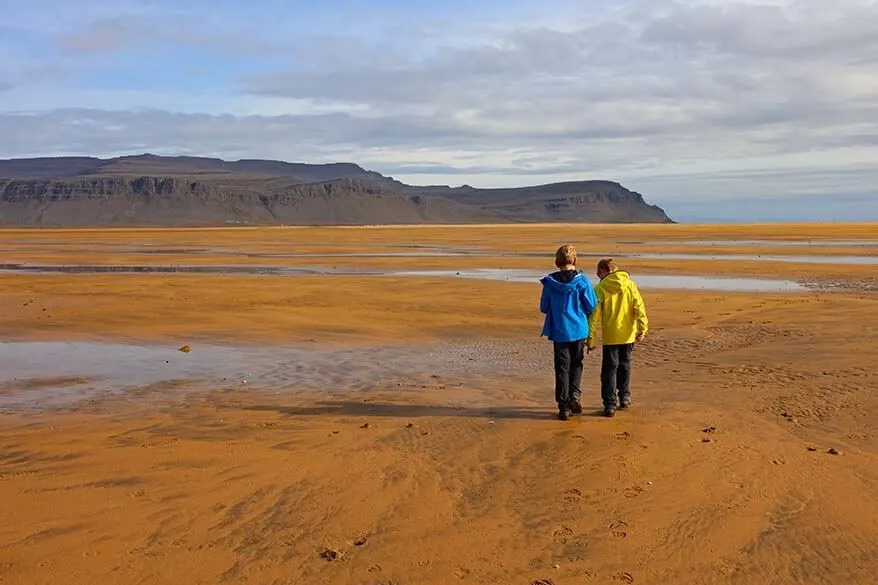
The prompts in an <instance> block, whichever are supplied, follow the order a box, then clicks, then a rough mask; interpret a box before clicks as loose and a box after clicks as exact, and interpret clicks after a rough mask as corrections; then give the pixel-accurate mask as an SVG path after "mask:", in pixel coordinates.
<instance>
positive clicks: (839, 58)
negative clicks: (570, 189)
mask: <svg viewBox="0 0 878 585" xmlns="http://www.w3.org/2000/svg"><path fill="white" fill-rule="evenodd" d="M580 6H581V4H580ZM589 6H590V7H589V8H588V9H587V10H586V9H583V8H579V9H577V8H572V7H571V5H565V9H564V11H563V12H562V13H559V15H558V16H554V17H544V18H543V19H542V20H536V19H535V20H533V21H527V22H522V21H519V22H510V21H509V20H503V21H498V22H494V23H491V22H486V21H485V20H481V19H477V20H475V21H472V22H464V21H463V18H461V19H460V20H452V21H446V22H445V23H443V26H436V24H435V23H433V22H425V23H424V24H423V25H422V26H420V27H419V26H418V25H416V24H412V23H406V26H407V28H405V29H404V30H400V29H399V26H400V25H401V23H399V22H391V21H388V22H387V23H386V24H385V25H384V26H385V28H384V29H380V28H379V30H377V31H375V32H374V34H372V35H367V34H362V31H361V29H356V30H358V31H360V32H357V33H355V34H350V35H347V34H346V32H344V31H346V30H348V29H346V28H345V27H344V26H340V27H339V31H341V32H338V33H334V34H328V33H327V32H326V31H325V30H322V31H317V32H315V33H313V34H310V35H308V36H304V35H302V36H297V35H289V36H290V38H288V39H286V40H285V41H284V42H285V43H286V45H285V46H284V47H283V48H280V47H279V46H278V45H277V42H278V39H277V35H276V34H275V33H276V31H270V32H269V34H266V35H265V36H266V39H267V40H266V41H265V42H264V43H263V44H262V45H260V46H259V47H257V49H259V50H258V51H254V52H252V53H250V54H249V58H252V59H254V63H263V61H260V59H261V58H262V57H261V56H262V55H264V53H265V52H266V51H269V52H270V51H275V52H279V53H282V56H283V57H284V58H286V60H287V61H289V63H290V66H289V67H288V68H287V70H278V69H277V68H275V69H273V70H271V69H266V68H265V67H259V68H258V71H262V72H261V73H256V74H252V75H249V76H247V77H246V78H244V79H241V80H240V85H239V86H238V87H236V88H232V87H223V88H217V91H209V90H208V91H203V92H202V93H182V92H179V91H166V92H152V93H144V92H126V91H123V90H114V91H106V90H103V91H96V90H90V89H88V88H85V89H83V88H79V89H76V88H74V89H71V90H66V91H65V92H64V93H46V92H36V91H34V90H33V89H29V88H28V87H22V86H20V85H19V86H18V87H6V88H5V89H6V91H4V92H2V93H0V112H2V111H4V110H5V111H6V112H7V113H6V114H2V113H0V131H3V132H4V134H6V135H8V136H12V137H14V139H12V140H6V141H4V142H3V143H2V144H0V155H6V156H16V155H25V154H46V153H77V154H106V155H110V154H117V153H124V152H140V151H144V150H151V151H155V152H178V153H191V154H204V155H212V156H224V157H232V158H234V157H239V156H240V157H257V156H258V157H272V158H284V159H292V160H310V161H315V162H320V161H328V160H341V159H349V160H354V161H356V162H361V163H363V164H365V165H368V166H372V167H374V168H376V169H377V170H387V171H389V172H393V173H394V174H397V175H400V176H401V177H403V178H406V179H408V180H410V181H412V182H444V183H453V184H460V183H470V184H475V185H498V184H512V183H516V182H523V181H526V182H529V183H536V182H545V181H550V180H562V179H563V180H566V179H577V178H595V177H596V178H610V179H615V180H621V181H623V182H625V183H626V184H629V185H631V186H634V187H635V188H638V189H639V190H641V191H643V192H644V194H645V195H646V196H647V197H648V198H652V199H658V200H661V201H670V202H684V201H694V200H703V199H710V198H714V199H718V200H719V199H723V198H731V197H737V196H759V197H762V196H768V195H771V196H777V197H781V196H783V195H785V194H786V195H789V196H795V197H804V196H806V195H809V194H815V193H821V192H822V193H837V192H838V190H839V189H842V190H843V191H844V192H845V193H849V194H856V195H857V196H858V197H861V198H863V197H866V198H868V197H870V196H871V195H870V193H874V191H870V187H871V188H874V187H875V186H876V185H878V163H876V162H875V161H878V138H876V137H878V35H876V34H875V32H874V31H876V30H878V6H876V4H875V2H872V1H865V0H837V1H835V2H832V3H829V2H825V1H823V0H820V1H818V0H788V1H785V2H755V1H754V2H745V1H736V2H734V1H725V2H720V1H712V2H711V1H700V2H698V1H691V2H677V1H673V0H638V1H630V2H627V3H593V4H591V5H589ZM102 18H103V19H104V20H98V21H97V22H98V23H97V24H96V25H95V28H92V29H89V30H88V31H87V32H88V34H86V35H79V36H78V37H69V36H68V37H67V38H66V41H65V42H67V43H68V46H72V47H74V48H76V47H78V48H80V49H83V48H88V49H100V50H101V51H112V50H115V49H118V48H119V46H120V45H119V43H126V42H127V43H131V42H137V43H147V44H148V43H150V42H154V41H155V39H156V38H158V39H163V40H164V42H182V40H181V39H180V38H178V37H179V35H180V34H181V31H182V30H183V29H184V28H185V27H183V28H180V27H179V26H177V25H174V27H171V28H169V29H167V30H166V31H165V32H164V33H160V34H157V36H155V35H154V38H153V37H148V36H144V35H141V34H139V33H138V34H128V33H129V32H131V28H130V26H129V25H127V24H126V25H124V26H121V25H120V26H118V27H115V28H114V27H113V26H108V25H107V23H112V22H114V21H112V16H108V15H103V16H102ZM107 19H110V20H107ZM102 22H103V23H104V24H103V25H102V24H101V23H102ZM156 22H159V21H158V20H156ZM102 27H103V28H102ZM126 27H128V28H126ZM387 30H397V31H399V32H400V34H398V35H396V36H393V37H391V36H389V35H385V36H387V38H388V39H389V40H386V41H382V40H381V37H382V34H381V33H382V31H387ZM118 31H123V32H124V33H125V34H121V33H119V32H118ZM240 34H241V35H242V38H246V37H247V34H248V31H247V30H246V29H245V30H243V31H242V32H241V33H240ZM376 39H377V40H376ZM186 42H187V43H189V44H197V45H200V46H203V47H207V48H209V49H211V47H212V49H211V50H217V51H219V49H218V48H217V47H216V46H215V45H217V44H220V45H228V47H235V46H237V45H236V43H238V42H240V39H238V40H236V37H235V35H234V34H232V33H230V32H229V29H228V28H227V27H226V28H222V27H220V28H219V29H211V28H209V27H206V28H205V29H203V30H198V31H196V32H195V33H193V35H192V36H191V37H190V38H189V39H188V40H186ZM218 54H219V53H218ZM273 58H274V59H278V55H274V57H273ZM283 60H284V59H279V60H278V61H277V62H281V61H283ZM0 68H2V63H0ZM265 71H269V72H267V73H266V72H265ZM16 85H18V84H16ZM25 105H26V106H27V109H28V110H29V111H30V112H31V114H29V115H23V114H22V113H21V111H22V110H23V106H25ZM145 107H148V108H150V109H143V108H145ZM83 108H88V110H84V109H83ZM10 111H16V112H18V113H16V114H11V113H9V112H10ZM226 113H227V114H234V115H233V116H225V115H223V114H226ZM767 182H770V189H766V183H767ZM641 185H642V186H643V187H640V186H641Z"/></svg>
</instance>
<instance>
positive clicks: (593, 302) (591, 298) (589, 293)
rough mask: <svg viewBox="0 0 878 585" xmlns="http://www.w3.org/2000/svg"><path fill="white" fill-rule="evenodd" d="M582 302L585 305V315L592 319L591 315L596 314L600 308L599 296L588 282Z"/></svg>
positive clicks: (583, 291) (583, 290)
mask: <svg viewBox="0 0 878 585" xmlns="http://www.w3.org/2000/svg"><path fill="white" fill-rule="evenodd" d="M582 300H583V301H584V303H585V315H586V316H587V317H591V314H592V313H594V310H595V309H596V308H597V306H598V295H597V293H596V292H595V291H594V287H592V286H591V283H590V282H587V283H586V285H585V286H584V287H583V289H582Z"/></svg>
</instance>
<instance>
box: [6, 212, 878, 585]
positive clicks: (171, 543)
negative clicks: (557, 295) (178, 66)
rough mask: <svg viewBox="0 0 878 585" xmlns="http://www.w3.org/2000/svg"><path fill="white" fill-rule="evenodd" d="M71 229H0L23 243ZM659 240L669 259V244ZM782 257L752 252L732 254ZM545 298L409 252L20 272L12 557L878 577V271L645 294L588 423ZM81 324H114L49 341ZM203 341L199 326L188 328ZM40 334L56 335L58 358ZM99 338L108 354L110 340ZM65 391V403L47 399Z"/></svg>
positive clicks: (463, 232)
mask: <svg viewBox="0 0 878 585" xmlns="http://www.w3.org/2000/svg"><path fill="white" fill-rule="evenodd" d="M564 229H569V230H570V234H572V235H576V234H577V233H579V234H581V237H580V238H571V240H572V241H573V242H574V243H576V244H578V247H579V248H580V249H581V250H582V251H583V252H586V253H587V252H588V251H589V249H593V250H595V251H598V249H603V245H602V244H603V243H602V242H599V241H592V240H590V239H588V238H591V237H592V236H588V237H585V236H584V235H583V234H594V233H595V231H598V232H600V231H601V230H606V232H605V233H613V234H615V237H618V239H619V240H620V241H622V240H625V239H628V240H634V239H640V240H646V239H649V240H650V241H652V240H679V239H681V238H690V237H691V238H702V239H717V237H737V238H739V239H746V240H758V239H765V238H778V239H784V240H789V239H797V238H799V237H805V235H804V234H808V235H809V236H808V237H822V238H824V239H828V240H829V239H831V240H848V239H856V238H867V237H868V235H869V234H870V233H871V234H872V237H873V238H874V233H875V231H874V230H875V227H874V226H872V230H871V232H870V230H869V229H868V228H867V227H863V226H847V227H846V226H843V225H829V226H825V227H822V228H818V227H815V226H805V227H803V226H761V227H758V228H757V227H753V226H749V227H747V226H745V227H740V226H729V227H726V226H723V227H722V228H714V231H713V232H711V231H709V230H707V229H706V228H703V227H701V226H658V227H656V226H650V227H648V228H647V227H641V226H630V227H629V226H624V227H623V226H620V227H612V228H610V227H607V228H603V227H599V228H592V227H590V226H586V227H580V228H573V227H570V228H564ZM577 230H579V231H578V232H577ZM278 234H284V235H283V236H282V237H281V236H278ZM291 234H293V235H291ZM299 234H301V235H299ZM570 234H564V235H570ZM681 234H682V235H681ZM815 234H816V235H815ZM68 235H69V234H66V233H54V234H52V233H44V232H42V231H40V232H38V233H35V232H33V231H19V232H2V233H0V247H2V248H4V249H9V248H15V247H16V246H19V242H20V241H21V240H22V239H23V238H29V239H30V241H32V240H34V239H39V238H46V239H53V240H59V238H68ZM69 238H70V239H73V240H75V239H77V238H81V242H80V243H79V244H77V245H80V246H85V245H93V244H94V243H95V242H98V243H101V244H106V243H113V242H124V241H126V240H127V241H140V242H148V243H153V244H156V245H160V246H162V247H167V248H170V247H173V246H177V245H184V244H185V245H191V244H197V245H204V246H213V247H217V248H220V247H223V246H225V247H228V246H230V245H234V246H237V247H243V246H249V247H250V248H252V249H263V250H264V249H267V248H271V249H273V250H283V248H284V246H285V245H286V246H287V247H290V246H295V247H296V251H298V250H302V249H304V248H305V246H304V245H302V244H301V243H299V244H296V240H299V239H300V240H301V242H304V241H306V240H308V239H309V238H311V239H316V240H318V243H319V244H320V245H319V246H316V250H317V251H318V252H319V251H320V250H325V249H327V248H328V247H330V246H331V247H333V248H334V249H336V250H337V249H341V250H342V251H344V250H346V249H355V248H362V246H364V245H365V244H364V242H363V240H364V239H368V240H370V241H372V242H373V244H374V245H380V246H387V247H390V246H395V245H412V244H415V245H422V244H423V245H447V246H461V245H463V246H475V245H488V246H496V245H502V246H504V247H508V248H509V249H518V250H532V249H545V250H546V251H547V257H548V258H547V262H539V261H538V260H536V259H534V261H535V262H537V263H535V264H525V265H519V266H518V267H521V268H531V267H534V266H545V265H546V264H550V263H551V252H552V250H553V249H554V247H555V246H556V240H559V239H561V238H560V237H556V236H555V235H553V232H552V230H551V229H548V228H544V227H531V226H524V227H521V228H517V227H505V228H493V227H492V228H457V227H455V228H447V229H444V230H443V229H441V228H423V233H422V232H421V231H420V230H418V229H414V228H388V229H377V228H373V229H361V230H357V229H341V230H335V231H334V230H327V229H323V230H321V229H319V228H308V229H295V230H294V229H291V230H275V229H272V230H189V231H171V230H167V231H163V230H149V231H140V230H138V231H124V230H118V231H117V230H107V231H106V232H97V235H96V233H94V232H93V233H89V234H84V233H82V232H77V233H75V234H74V235H72V236H69ZM287 239H290V241H287ZM540 240H542V243H540ZM580 242H582V243H580ZM36 247H37V249H36V250H35V251H34V252H33V253H34V254H36V255H42V256H43V258H44V261H50V262H52V261H55V260H52V259H51V258H54V257H55V256H54V255H53V253H52V252H49V251H46V250H45V249H44V248H40V246H39V245H37V246H36ZM69 247H71V248H72V250H70V251H69V252H68V253H69V254H71V255H72V256H74V257H76V256H77V253H76V245H74V246H69ZM108 247H109V246H108ZM691 248H692V246H691V245H688V246H686V249H687V250H689V251H691ZM656 249H657V250H659V251H662V250H665V251H668V250H672V249H673V248H671V247H670V246H669V247H667V248H662V247H661V246H656ZM751 249H752V246H751ZM847 250H848V251H847V253H848V254H850V250H849V248H848V249H847ZM287 251H289V250H287ZM806 252H807V253H809V254H814V253H815V252H814V250H813V249H811V250H805V251H803V253H806ZM744 253H750V252H749V251H748V252H744ZM772 253H777V252H772ZM821 253H822V252H821ZM857 253H858V254H859V253H862V252H861V251H860V250H858V251H857ZM92 256H98V257H100V255H99V254H89V260H88V262H92V261H93V260H92V259H91V257H92ZM7 260H15V259H14V258H13V259H8V258H7ZM360 260H363V259H358V260H351V262H350V264H351V265H354V266H361V264H358V262H359V261H360ZM367 260H369V261H371V259H367ZM424 260H427V259H416V258H409V259H405V260H404V263H405V267H408V268H411V269H422V268H424V267H425V263H424V262H423V261H424ZM433 260H434V259H429V260H427V262H432V261H433ZM438 260H440V261H442V262H446V261H448V260H451V261H452V266H453V262H456V261H457V260H458V259H457V258H451V259H445V258H440V259H438ZM74 261H76V262H83V260H82V254H79V255H78V259H75V260H74ZM140 261H142V260H138V262H140ZM160 261H161V262H164V260H160ZM190 261H193V262H194V260H190ZM197 261H198V262H201V261H203V260H202V259H198V260H197ZM238 261H240V258H239V259H238ZM397 261H398V260H394V262H397ZM643 262H644V263H645V264H644V268H645V269H648V270H650V271H654V272H656V273H660V274H661V273H669V272H670V273H673V271H674V270H675V268H674V266H676V264H668V263H665V262H664V261H657V262H656V261H652V260H643ZM675 262H676V263H679V264H681V265H686V266H687V267H688V269H689V270H691V273H696V274H699V273H700V274H715V273H717V272H722V271H724V270H728V266H727V264H720V263H714V262H712V261H698V262H697V267H692V266H691V264H692V263H691V262H687V261H683V260H680V261H675ZM272 263H276V261H272ZM590 264H591V262H590V261H588V264H587V265H586V267H587V268H590ZM427 266H428V267H429V266H434V265H429V264H427ZM445 266H448V265H447V264H446V265H445ZM482 266H483V265H482ZM735 266H738V263H737V262H736V263H735ZM547 269H548V268H547ZM760 270H762V268H759V267H758V263H746V262H742V263H740V268H735V269H734V270H732V272H733V273H736V274H739V275H748V274H759V271H760ZM868 270H869V267H861V266H834V265H819V266H814V267H804V268H803V267H802V265H800V264H787V263H778V264H776V265H774V266H772V267H771V273H772V275H774V276H777V277H779V278H787V277H789V278H802V277H807V275H808V274H812V275H813V274H815V271H816V274H818V275H819V276H820V277H821V278H825V279H826V280H827V281H845V280H853V281H855V282H860V281H863V282H868V281H869V278H871V275H870V274H869V272H868ZM871 270H872V271H874V266H873V267H871ZM852 275H853V278H852ZM538 295H539V288H538V286H536V285H534V284H528V283H508V282H491V281H480V280H466V281H462V280H456V279H441V278H415V277H407V278H391V277H383V278H354V279H345V280H343V281H339V280H337V279H336V280H333V279H331V278H328V277H323V276H302V277H295V278H289V279H287V278H282V277H266V276H250V275H246V276H218V275H194V274H181V275H162V274H148V275H113V274H93V275H57V274H54V275H48V274H4V275H0V330H2V332H3V338H4V339H6V340H16V341H17V342H18V343H19V344H24V345H16V346H15V348H16V349H15V351H16V352H21V353H15V354H13V350H12V346H6V347H7V351H6V354H5V355H7V356H13V357H14V358H15V359H10V361H9V362H8V363H4V366H3V367H4V369H5V371H6V374H8V373H9V372H15V375H14V376H13V378H18V379H5V378H6V377H5V376H4V380H3V381H0V412H2V414H0V511H2V518H3V520H4V521H3V522H2V523H0V582H2V583H4V584H5V583H15V584H28V585H30V584H42V583H53V584H55V583H96V584H111V583H112V584H127V583H131V584H134V583H144V584H146V583H151V584H152V583H157V584H165V583H167V584H171V583H205V584H207V583H251V584H252V583H258V584H263V583H264V584H293V583H296V584H298V583H326V584H354V583H357V584H359V583H367V584H372V583H374V584H379V583H381V584H390V583H395V584H399V585H403V584H413V583H418V584H428V585H429V584H437V585H438V584H447V583H458V582H459V583H524V584H532V583H549V582H551V583H553V584H555V585H564V584H565V583H570V584H574V583H576V584H578V583H597V584H600V583H606V584H616V583H647V584H668V585H670V584H674V585H676V584H680V583H693V584H702V583H703V584H739V583H740V584H751V583H752V584H761V583H778V584H786V583H803V584H805V583H807V584H809V585H810V584H823V583H826V584H830V583H832V584H837V583H851V584H860V583H862V584H867V583H874V582H875V575H878V547H876V546H875V542H876V541H878V529H876V528H875V527H876V526H878V489H876V488H878V438H876V435H875V431H874V429H875V428H876V422H878V420H876V414H875V413H876V412H878V409H876V407H878V393H876V390H878V368H876V367H875V366H874V365H873V364H872V363H871V362H872V360H870V358H869V356H872V355H875V354H876V350H878V312H876V311H875V308H874V307H875V292H874V290H872V289H869V288H864V287H860V286H859V285H856V286H852V287H851V288H850V289H849V290H839V291H834V290H833V291H809V292H804V293H802V292H797V293H742V292H695V291H685V292H682V291H673V290H656V291H650V292H648V293H647V294H646V301H647V303H648V308H649V311H650V320H651V326H652V329H651V334H650V336H649V337H648V338H647V341H646V342H644V343H643V344H642V345H641V346H639V347H638V349H637V351H636V353H635V382H634V390H633V392H634V393H633V397H634V401H635V404H634V407H633V408H632V409H631V410H630V411H627V412H620V413H619V414H617V416H616V417H615V418H613V419H604V418H601V417H598V416H595V414H596V413H595V411H596V409H597V408H598V406H599V392H598V387H597V375H598V369H599V360H600V358H599V354H598V355H592V356H589V357H588V358H587V360H586V371H585V376H584V401H585V405H586V415H584V416H582V417H580V418H576V419H574V420H573V421H571V422H569V423H561V422H558V421H556V420H553V418H552V416H553V414H554V408H553V404H552V387H551V384H552V382H551V378H552V373H551V361H550V360H551V348H550V346H549V344H548V343H547V342H545V341H541V340H539V339H538V334H539V327H540V324H541V319H540V315H539V314H538V313H537V311H536V309H535V305H536V300H537V298H538ZM70 340H79V341H80V342H83V341H87V342H97V343H98V345H97V346H91V345H87V346H79V350H78V351H80V353H75V352H68V353H66V354H65V351H64V345H63V344H59V345H57V346H56V345H51V346H45V345H43V346H40V345H27V343H34V342H46V341H51V342H53V343H54V342H69V341H70ZM100 343H104V344H113V345H108V347H112V348H115V349H112V350H111V349H105V350H101V349H100V345H99V344H100ZM118 344H125V345H118ZM183 344H189V345H190V347H191V351H190V352H188V353H182V352H178V351H177V348H178V347H180V346H182V345H183ZM219 346H221V347H223V348H224V349H223V350H222V351H220V350H219V349H216V348H217V347H219ZM48 348H51V351H49V349H48ZM39 351H44V352H46V354H47V355H51V360H49V359H47V360H46V363H45V371H41V370H40V361H39V358H38V352H39ZM100 351H106V354H105V355H106V356H107V358H108V360H109V361H110V362H111V363H109V364H106V365H104V366H103V367H102V368H98V367H97V366H89V363H90V361H89V360H92V359H98V361H100V355H101V354H100ZM82 352H85V353H82ZM92 352H98V353H97V355H98V357H97V358H93V357H92V356H93V355H95V354H94V353H92ZM113 352H116V353H113ZM163 352H164V353H163ZM33 354H37V357H34V355H33ZM65 355H66V356H68V358H65ZM71 356H72V357H71ZM65 359H72V361H73V362H74V365H75V364H80V365H82V366H83V369H82V371H80V370H77V369H76V368H74V367H72V365H71V364H65V363H64V360H65ZM165 361H166V362H167V364H164V363H163V362H165ZM62 365H63V366H64V367H62ZM162 368H168V370H167V371H165V370H162ZM89 371H91V372H92V373H93V377H92V378H89V377H88V376H86V375H85V373H87V372H89ZM210 373H214V374H215V375H216V376H218V377H211V376H210V375H209V374H210ZM239 375H240V376H241V378H240V379H238V376H239ZM223 377H225V378H226V379H225V380H223V379H222V378H223ZM244 380H247V384H243V383H242V382H243V381H244ZM126 381H127V382H128V384H127V385H126V384H124V382H126ZM71 388H72V389H75V392H72V393H67V394H65V393H64V392H63V390H64V389H67V390H69V389H71ZM82 388H96V389H97V391H96V392H94V393H85V392H81V389H82ZM49 395H55V396H56V397H60V398H63V400H60V401H59V402H50V403H47V404H41V403H39V401H38V400H36V399H33V400H32V399H31V397H33V396H44V397H45V396H49ZM60 398H59V399H60ZM26 404H31V405H32V406H33V405H34V404H36V405H37V408H30V409H28V408H26V407H25V405H26Z"/></svg>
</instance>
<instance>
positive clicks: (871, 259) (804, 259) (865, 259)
mask: <svg viewBox="0 0 878 585" xmlns="http://www.w3.org/2000/svg"><path fill="white" fill-rule="evenodd" d="M622 257H625V258H644V259H647V260H730V261H753V262H756V261H759V262H792V263H801V264H878V256H814V255H799V254H796V255H789V256H768V255H762V254H665V253H661V252H657V253H654V254H653V253H646V254H630V255H627V256H622Z"/></svg>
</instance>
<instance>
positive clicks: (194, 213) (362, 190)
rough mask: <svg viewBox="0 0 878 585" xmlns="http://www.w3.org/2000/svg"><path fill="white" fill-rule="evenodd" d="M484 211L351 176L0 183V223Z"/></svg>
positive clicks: (445, 219)
mask: <svg viewBox="0 0 878 585" xmlns="http://www.w3.org/2000/svg"><path fill="white" fill-rule="evenodd" d="M488 219H489V215H488V214H486V213H484V212H479V210H472V209H469V208H467V207H465V206H462V205H460V204H457V203H455V202H453V201H448V200H445V199H442V198H439V197H433V198H422V197H417V196H408V195H398V194H396V193H392V192H389V191H385V190H383V189H381V188H380V187H377V186H375V185H371V184H369V183H363V182H360V181H356V180H352V179H341V180H337V181H327V182H323V183H310V184H302V185H293V186H290V187H287V188H285V189H282V190H277V191H271V192H266V191H259V190H253V191H249V190H246V189H223V188H219V187H216V186H214V185H211V184H209V183H204V182H200V181H194V180H182V179H179V178H174V177H136V178H124V177H102V178H88V179H76V180H67V181H8V182H6V183H5V184H3V183H0V224H2V225H7V226H8V225H42V226H102V225H104V226H110V225H155V226H174V225H222V224H229V223H232V224H303V225H315V224H339V225H357V224H370V223H371V224H376V223H463V222H467V221H474V220H475V221H486V220H488Z"/></svg>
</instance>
